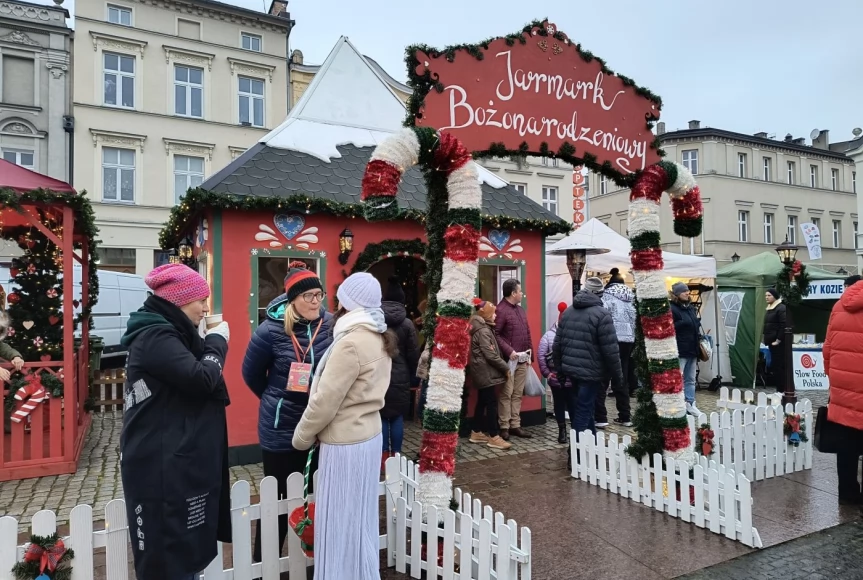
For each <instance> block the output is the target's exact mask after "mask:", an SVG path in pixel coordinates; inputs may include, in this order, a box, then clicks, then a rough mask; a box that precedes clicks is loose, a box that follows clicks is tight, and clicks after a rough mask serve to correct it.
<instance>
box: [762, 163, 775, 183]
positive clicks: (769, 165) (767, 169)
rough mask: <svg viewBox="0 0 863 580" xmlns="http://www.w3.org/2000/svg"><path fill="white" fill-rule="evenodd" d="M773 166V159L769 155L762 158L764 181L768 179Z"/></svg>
mask: <svg viewBox="0 0 863 580" xmlns="http://www.w3.org/2000/svg"><path fill="white" fill-rule="evenodd" d="M772 168H773V160H772V159H771V158H770V157H765V158H764V181H770V173H771V171H770V170H771V169H772Z"/></svg>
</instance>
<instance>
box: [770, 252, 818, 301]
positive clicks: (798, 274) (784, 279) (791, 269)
mask: <svg viewBox="0 0 863 580" xmlns="http://www.w3.org/2000/svg"><path fill="white" fill-rule="evenodd" d="M809 281H810V280H809V274H808V273H807V272H806V266H805V265H804V264H803V263H802V262H801V261H800V260H794V263H792V264H790V265H786V266H783V267H782V271H781V272H779V274H778V275H777V276H776V291H777V292H779V295H780V296H782V300H783V301H784V302H785V303H786V304H788V305H789V306H796V305H797V304H800V302H801V301H802V300H803V299H804V298H806V297H807V296H809Z"/></svg>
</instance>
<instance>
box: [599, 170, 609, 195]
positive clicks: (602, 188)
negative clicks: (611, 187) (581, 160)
mask: <svg viewBox="0 0 863 580" xmlns="http://www.w3.org/2000/svg"><path fill="white" fill-rule="evenodd" d="M606 193H608V178H607V177H606V176H604V175H600V176H599V195H605V194H606Z"/></svg>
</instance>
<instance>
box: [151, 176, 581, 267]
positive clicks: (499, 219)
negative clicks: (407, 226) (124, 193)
mask: <svg viewBox="0 0 863 580" xmlns="http://www.w3.org/2000/svg"><path fill="white" fill-rule="evenodd" d="M444 190H446V183H445V182H444ZM427 197H428V198H430V197H431V195H429V194H427ZM426 203H427V205H428V210H427V211H428V215H432V209H431V208H432V204H431V203H430V202H429V201H428V199H427V201H426ZM205 209H221V210H237V211H279V210H291V211H299V212H302V213H304V214H313V213H326V214H329V215H333V216H337V217H348V218H352V219H354V218H362V217H363V206H362V205H361V204H359V203H357V204H353V203H342V202H338V201H333V200H328V199H320V198H316V197H310V196H308V195H303V194H296V195H291V196H288V197H255V196H244V195H232V194H224V193H215V192H212V191H207V190H205V189H200V188H196V189H192V190H189V192H188V193H187V194H186V196H185V197H184V198H183V199H182V201H181V202H180V204H179V205H175V206H174V207H172V208H171V215H170V216H169V218H168V221H167V222H166V223H165V225H164V227H163V228H162V231H161V232H160V233H159V245H160V246H161V247H162V249H164V250H170V249H171V248H174V247H176V246H177V245H178V244H179V243H180V240H181V239H183V235H184V234H185V233H187V230H188V224H189V223H190V222H191V220H192V218H193V217H194V216H196V215H197V214H199V213H201V212H202V211H203V210H205ZM443 213H444V215H446V206H444V207H443ZM399 218H400V219H407V220H411V221H414V222H417V223H419V224H425V223H426V219H427V214H426V212H422V211H418V210H415V209H400V210H399ZM482 223H483V224H485V225H486V226H488V227H490V228H495V229H502V228H503V229H510V230H527V231H534V230H535V231H539V232H542V233H543V234H544V235H546V236H553V235H555V234H568V233H569V232H570V231H571V230H572V224H571V223H569V222H565V221H563V220H555V221H552V220H538V219H521V218H511V217H507V216H488V215H485V216H482ZM441 235H443V233H441Z"/></svg>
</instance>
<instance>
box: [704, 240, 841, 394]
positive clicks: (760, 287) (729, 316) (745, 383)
mask: <svg viewBox="0 0 863 580" xmlns="http://www.w3.org/2000/svg"><path fill="white" fill-rule="evenodd" d="M781 271H782V262H780V261H779V256H778V255H777V254H776V252H764V253H762V254H758V255H757V256H752V257H751V258H746V259H745V260H740V261H739V262H735V263H732V264H729V265H727V266H725V267H723V268H721V269H720V270H718V271H717V272H716V285H717V286H718V287H719V288H718V289H719V299H720V301H721V302H720V304H721V309H722V318H723V321H724V323H725V332H726V336H727V340H728V353H729V356H730V358H731V374H732V375H733V376H734V384H735V386H738V387H741V388H746V389H750V388H752V387H753V385H754V384H755V368H756V365H757V363H758V352H759V351H758V347H759V345H760V344H761V335H762V333H763V329H764V312H765V311H766V309H767V301H766V300H765V299H764V294H765V292H766V290H767V289H768V288H772V287H773V286H774V285H775V284H776V276H778V275H779V273H780V272H781ZM806 273H807V274H809V278H810V280H811V281H813V282H815V281H818V280H836V279H838V278H840V276H839V275H838V274H835V273H833V272H828V271H826V270H822V269H820V268H816V267H815V266H809V265H807V266H806ZM823 302H825V301H823V300H813V301H810V303H806V302H804V303H803V304H801V305H800V306H795V307H793V308H792V309H791V316H792V320H794V329H795V332H797V333H812V334H815V335H817V336H818V337H819V339H820V340H823V336H824V330H825V329H826V328H827V319H828V318H829V316H830V308H832V303H828V304H827V305H825V304H823Z"/></svg>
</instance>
